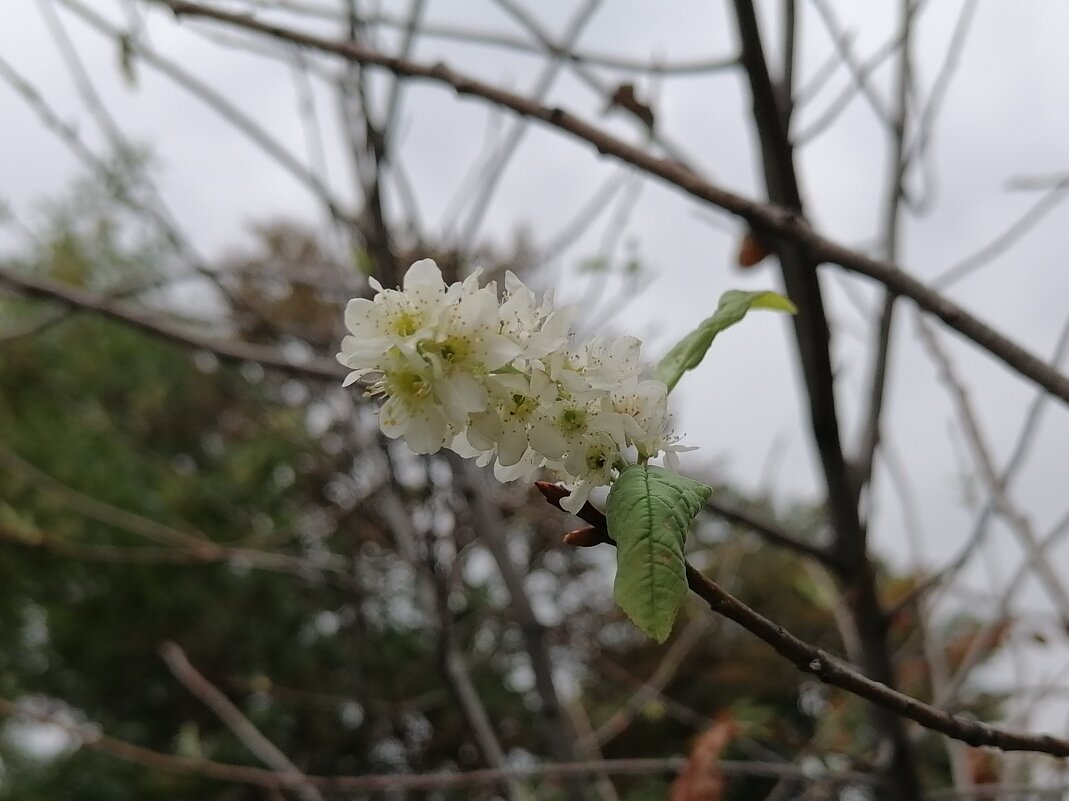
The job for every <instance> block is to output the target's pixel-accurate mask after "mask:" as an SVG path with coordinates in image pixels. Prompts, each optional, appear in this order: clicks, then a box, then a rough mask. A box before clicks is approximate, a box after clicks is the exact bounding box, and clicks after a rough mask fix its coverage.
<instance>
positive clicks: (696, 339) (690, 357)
mask: <svg viewBox="0 0 1069 801" xmlns="http://www.w3.org/2000/svg"><path fill="white" fill-rule="evenodd" d="M750 309H771V310H774V311H783V312H788V313H789V314H794V313H795V312H796V311H797V309H796V308H795V306H794V304H793V303H791V302H790V301H789V300H788V299H787V298H785V297H783V296H782V295H779V294H777V293H775V292H740V291H739V290H735V289H733V290H730V291H728V292H725V293H724V294H723V295H721V296H720V301H719V303H717V306H716V312H715V313H714V314H713V316H712V317H709V318H707V319H705V320H703V321H702V323H701V325H699V326H698V327H697V328H695V329H694V330H693V331H691V332H690V333H689V334H687V335H686V336H685V337H683V339H681V340H679V342H677V343H676V345H675V347H673V348H672V349H671V350H670V351H668V353H667V354H666V355H665V356H664V358H663V359H661V361H660V362H659V363H658V364H657V369H656V370H655V372H654V377H655V378H656V379H657V380H658V381H662V382H663V383H664V384H665V385H667V387H668V390H669V391H671V390H672V389H673V388H674V387H675V385H676V384H677V383H679V379H680V378H682V377H683V373H685V372H687V371H688V370H693V369H694V368H695V367H697V366H698V365H699V364H701V361H702V359H704V358H705V354H706V352H707V351H708V350H709V346H710V345H712V344H713V340H714V339H716V336H717V335H718V334H719V333H720V332H721V331H723V330H724V329H726V328H730V327H731V326H733V325H735V323H737V322H739V321H740V320H742V318H743V317H745V316H746V313H747V312H749V311H750Z"/></svg>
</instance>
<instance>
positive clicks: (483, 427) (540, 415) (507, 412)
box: [338, 259, 691, 511]
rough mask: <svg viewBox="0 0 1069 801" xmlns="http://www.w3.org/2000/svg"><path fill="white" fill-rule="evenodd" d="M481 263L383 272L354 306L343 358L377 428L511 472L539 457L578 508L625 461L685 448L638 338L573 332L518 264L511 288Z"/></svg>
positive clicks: (524, 470)
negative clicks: (449, 270) (399, 279)
mask: <svg viewBox="0 0 1069 801" xmlns="http://www.w3.org/2000/svg"><path fill="white" fill-rule="evenodd" d="M479 280H480V272H479V271H478V270H476V271H475V272H474V273H472V274H471V275H469V276H468V277H467V278H466V279H465V280H464V281H463V282H456V283H453V284H449V285H446V283H445V282H444V280H443V279H442V274H441V271H440V270H439V269H438V266H437V265H436V264H435V263H434V262H433V261H431V260H430V259H424V260H422V261H418V262H416V263H415V264H413V265H412V266H411V267H410V268H409V270H408V272H407V273H406V274H405V277H404V282H403V286H402V288H401V289H384V288H383V287H382V286H381V285H380V284H379V283H378V282H377V281H374V280H371V281H370V284H371V286H372V288H373V289H375V292H376V294H375V296H374V297H373V298H372V299H365V298H357V299H355V300H352V301H350V302H349V304H348V306H347V307H346V310H345V324H346V327H347V328H348V330H349V336H346V337H345V338H344V339H343V340H342V346H341V352H340V353H339V354H338V360H339V361H340V362H341V363H342V364H344V365H345V366H347V367H349V368H350V370H351V372H350V374H349V375H348V377H347V378H346V379H345V382H344V385H345V386H348V385H349V384H352V383H353V382H354V381H357V380H359V379H367V378H370V379H371V380H372V383H371V386H370V389H369V393H368V394H371V395H380V396H383V397H384V399H385V400H384V403H383V405H382V408H381V409H380V410H379V426H380V427H381V428H382V431H383V432H384V433H385V434H386V435H387V436H388V437H393V438H398V437H402V438H404V440H405V441H406V442H407V443H408V444H409V446H410V447H411V448H412V449H413V450H414V451H415V452H416V453H426V454H429V453H436V452H437V451H438V450H440V449H441V448H443V447H447V448H450V449H451V450H453V451H455V452H456V453H458V454H460V455H461V456H462V457H464V458H473V459H476V460H477V461H478V463H479V464H480V465H488V464H490V463H491V462H493V465H494V474H495V475H496V476H497V477H498V479H499V480H501V481H511V480H514V479H516V478H520V477H525V476H529V475H531V474H532V473H533V472H534V471H536V470H538V469H540V468H543V467H545V468H549V469H551V470H554V471H556V472H558V473H559V474H560V476H561V478H562V479H563V480H564V481H565V482H567V483H568V484H569V485H571V486H572V487H573V490H572V494H571V496H570V497H569V498H567V499H566V501H565V502H564V503H562V505H563V506H564V507H565V508H566V509H568V510H570V511H578V510H579V509H580V508H581V507H582V505H583V503H585V502H586V500H587V498H588V497H589V495H590V492H591V490H593V489H594V488H596V487H601V486H606V485H608V484H611V483H612V482H613V481H614V479H615V477H616V476H617V475H618V474H619V471H620V470H621V469H623V468H624V466H626V465H627V464H628V462H629V461H634V459H635V458H636V457H637V458H638V459H640V460H642V461H645V460H647V459H649V458H651V457H654V456H656V455H658V454H659V453H662V452H663V453H664V454H665V458H666V461H668V462H669V464H670V465H671V463H672V462H673V460H675V458H676V457H675V454H676V453H677V452H678V451H683V450H691V449H690V448H684V447H683V446H680V445H677V444H676V439H677V438H676V437H674V436H673V435H671V434H669V433H668V430H667V424H668V419H669V418H668V402H667V392H668V391H667V388H666V387H665V385H664V384H661V383H659V382H656V381H641V380H639V378H638V369H639V354H640V349H641V343H640V342H639V340H637V339H635V338H634V337H620V338H618V339H606V338H602V337H595V338H594V339H592V340H591V341H590V342H588V343H581V344H575V343H573V342H571V341H570V340H569V333H568V324H569V315H568V313H567V312H565V311H562V310H559V309H554V307H553V302H552V298H551V297H550V295H549V294H548V293H547V295H546V296H545V297H544V298H543V299H542V301H541V303H539V301H538V298H537V297H536V296H535V294H534V292H532V291H531V290H530V289H528V288H527V287H526V286H524V284H523V282H522V281H520V280H519V279H518V278H517V277H516V276H515V275H513V274H512V273H511V272H507V273H506V274H505V297H504V299H503V300H501V301H499V300H498V296H497V286H496V284H494V283H493V282H490V283H489V284H487V285H486V286H483V287H480V286H479Z"/></svg>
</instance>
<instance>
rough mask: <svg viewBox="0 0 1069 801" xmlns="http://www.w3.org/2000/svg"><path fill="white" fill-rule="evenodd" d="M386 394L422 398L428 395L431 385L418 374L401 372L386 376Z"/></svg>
mask: <svg viewBox="0 0 1069 801" xmlns="http://www.w3.org/2000/svg"><path fill="white" fill-rule="evenodd" d="M385 384H386V394H388V395H403V396H405V397H407V398H424V397H426V396H427V395H429V394H430V391H431V384H430V382H429V381H427V380H426V379H425V378H424V377H423V376H421V375H420V374H419V373H410V372H401V373H391V374H389V375H388V376H386V381H385Z"/></svg>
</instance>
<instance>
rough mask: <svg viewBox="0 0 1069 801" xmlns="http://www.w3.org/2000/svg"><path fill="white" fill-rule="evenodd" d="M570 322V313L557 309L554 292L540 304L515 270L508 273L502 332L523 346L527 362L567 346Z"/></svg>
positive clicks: (502, 314)
mask: <svg viewBox="0 0 1069 801" xmlns="http://www.w3.org/2000/svg"><path fill="white" fill-rule="evenodd" d="M570 322H571V319H570V315H569V313H568V312H567V311H565V310H563V309H554V308H553V301H552V296H551V294H550V293H546V296H545V297H544V298H543V300H542V304H541V305H539V303H538V299H537V298H536V297H535V293H534V292H532V291H531V290H530V289H528V288H527V287H526V286H525V285H524V283H523V282H522V281H521V280H520V279H519V278H517V277H516V276H515V275H514V274H513V273H512V271H511V270H510V271H507V272H506V273H505V300H504V302H503V303H502V304H501V333H502V334H504V335H505V336H506V337H508V338H509V339H511V340H512V341H513V342H515V343H517V344H518V345H520V346H522V348H523V358H524V359H541V358H542V357H544V356H547V355H549V354H550V353H552V352H553V351H555V350H558V349H559V348H561V347H563V346H564V344H565V343H566V342H567V341H568V326H569V325H570Z"/></svg>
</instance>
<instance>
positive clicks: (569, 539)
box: [564, 526, 609, 548]
mask: <svg viewBox="0 0 1069 801" xmlns="http://www.w3.org/2000/svg"><path fill="white" fill-rule="evenodd" d="M608 542H609V540H608V538H607V537H606V536H605V532H604V531H598V530H597V529H596V528H594V527H593V526H586V527H584V528H577V529H575V531H569V532H568V533H567V534H565V535H564V544H565V545H572V546H574V547H576V548H593V547H594V546H595V545H604V544H606V543H608Z"/></svg>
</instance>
